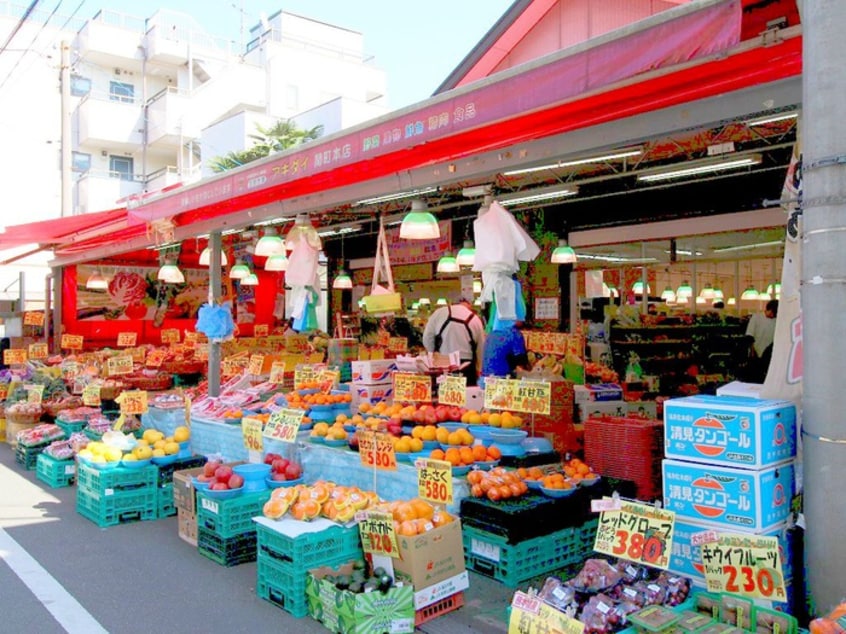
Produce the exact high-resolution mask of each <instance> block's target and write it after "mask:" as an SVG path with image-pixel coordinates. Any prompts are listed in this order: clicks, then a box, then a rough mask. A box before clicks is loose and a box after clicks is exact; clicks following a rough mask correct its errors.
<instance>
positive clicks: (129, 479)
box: [77, 464, 159, 495]
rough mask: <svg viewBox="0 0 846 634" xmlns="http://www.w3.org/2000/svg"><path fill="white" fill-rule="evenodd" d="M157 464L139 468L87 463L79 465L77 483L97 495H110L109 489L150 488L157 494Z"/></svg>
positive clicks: (113, 490)
mask: <svg viewBox="0 0 846 634" xmlns="http://www.w3.org/2000/svg"><path fill="white" fill-rule="evenodd" d="M158 473H159V471H158V469H157V468H156V465H148V466H146V467H141V468H139V469H127V468H125V467H112V468H110V469H97V468H96V467H91V466H89V465H86V464H79V465H77V484H78V485H79V486H80V487H82V488H84V489H86V490H88V492H89V493H92V494H96V495H108V494H109V491H112V492H116V491H130V490H133V489H149V490H150V491H152V492H153V494H154V495H155V489H156V482H157V478H158Z"/></svg>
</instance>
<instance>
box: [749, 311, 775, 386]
mask: <svg viewBox="0 0 846 634" xmlns="http://www.w3.org/2000/svg"><path fill="white" fill-rule="evenodd" d="M777 316H778V300H777V299H771V300H770V301H768V302H767V305H766V306H765V307H764V312H763V313H755V314H754V315H752V317H750V318H749V324H748V325H747V326H746V336H748V337H752V340H753V341H752V354H753V355H754V358H753V362H752V364H751V366H752V368H751V369H752V376H751V377H750V380H752V381H753V382H754V383H763V382H764V379H766V378H767V369H768V368H769V367H770V358H771V357H772V354H773V339H774V338H775V327H776V317H777Z"/></svg>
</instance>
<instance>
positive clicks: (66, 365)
mask: <svg viewBox="0 0 846 634" xmlns="http://www.w3.org/2000/svg"><path fill="white" fill-rule="evenodd" d="M77 374H79V364H78V363H77V362H76V361H65V362H63V363H62V378H63V379H72V378H73V377H75V376H76V375H77Z"/></svg>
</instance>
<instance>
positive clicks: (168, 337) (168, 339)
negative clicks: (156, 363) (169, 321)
mask: <svg viewBox="0 0 846 634" xmlns="http://www.w3.org/2000/svg"><path fill="white" fill-rule="evenodd" d="M161 337H162V343H179V329H178V328H164V329H163V330H162V332H161Z"/></svg>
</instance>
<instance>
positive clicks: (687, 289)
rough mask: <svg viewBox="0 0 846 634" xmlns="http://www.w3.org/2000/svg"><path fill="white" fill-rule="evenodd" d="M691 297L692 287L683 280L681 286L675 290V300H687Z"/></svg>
mask: <svg viewBox="0 0 846 634" xmlns="http://www.w3.org/2000/svg"><path fill="white" fill-rule="evenodd" d="M691 295H693V287H692V286H691V285H690V282H688V281H687V280H685V281H684V282H682V283H681V286H679V287H678V288H677V289H676V299H679V300H682V299H687V298H688V297H690V296H691Z"/></svg>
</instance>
